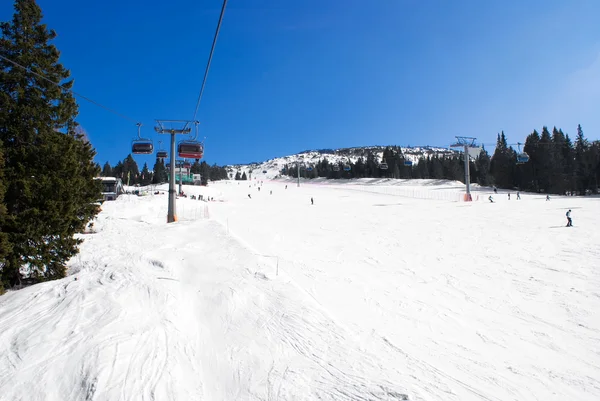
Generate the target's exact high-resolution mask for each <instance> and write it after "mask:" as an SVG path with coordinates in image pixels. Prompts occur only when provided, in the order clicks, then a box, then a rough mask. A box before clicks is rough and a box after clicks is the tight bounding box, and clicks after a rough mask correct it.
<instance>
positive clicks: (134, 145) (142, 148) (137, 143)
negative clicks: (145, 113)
mask: <svg viewBox="0 0 600 401" xmlns="http://www.w3.org/2000/svg"><path fill="white" fill-rule="evenodd" d="M136 125H137V127H138V137H137V139H134V140H133V141H132V142H131V153H133V154H134V155H151V154H152V153H154V145H153V144H152V141H151V140H150V139H147V138H142V136H141V135H140V131H141V129H142V124H141V123H137V124H136Z"/></svg>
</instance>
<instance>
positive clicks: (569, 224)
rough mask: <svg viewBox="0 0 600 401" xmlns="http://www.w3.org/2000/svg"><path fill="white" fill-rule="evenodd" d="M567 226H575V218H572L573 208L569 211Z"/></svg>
mask: <svg viewBox="0 0 600 401" xmlns="http://www.w3.org/2000/svg"><path fill="white" fill-rule="evenodd" d="M567 227H573V220H572V219H571V209H569V210H568V211H567Z"/></svg>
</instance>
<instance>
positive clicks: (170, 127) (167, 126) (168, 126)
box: [154, 120, 193, 223]
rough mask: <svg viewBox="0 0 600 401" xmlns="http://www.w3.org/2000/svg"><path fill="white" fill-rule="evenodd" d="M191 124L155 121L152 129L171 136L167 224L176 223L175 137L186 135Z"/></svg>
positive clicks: (174, 121) (184, 121)
mask: <svg viewBox="0 0 600 401" xmlns="http://www.w3.org/2000/svg"><path fill="white" fill-rule="evenodd" d="M192 122H193V121H187V120H156V123H157V125H156V127H154V130H155V131H156V132H157V133H159V134H170V135H171V147H170V153H171V162H170V164H169V165H170V167H169V208H168V212H167V223H173V222H175V221H177V208H176V204H175V202H176V199H177V194H176V191H175V159H176V157H177V153H176V150H175V135H177V134H180V135H188V134H189V133H190V132H191V130H192V128H191V127H190V123H192ZM175 127H178V128H175ZM180 175H181V174H180Z"/></svg>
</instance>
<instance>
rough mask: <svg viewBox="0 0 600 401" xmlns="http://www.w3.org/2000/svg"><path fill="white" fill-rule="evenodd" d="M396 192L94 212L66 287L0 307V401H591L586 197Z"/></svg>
mask: <svg viewBox="0 0 600 401" xmlns="http://www.w3.org/2000/svg"><path fill="white" fill-rule="evenodd" d="M408 184H409V183H402V182H397V183H396V185H391V184H389V185H384V183H381V182H380V183H375V182H369V181H368V180H363V181H359V180H357V181H351V182H338V183H327V184H324V183H317V182H316V181H302V182H301V185H300V187H297V186H296V185H295V183H294V182H293V181H291V180H275V181H265V183H264V185H262V186H259V184H257V183H256V182H239V181H227V182H219V183H214V184H211V185H210V186H209V187H191V186H190V187H188V186H185V187H184V190H185V192H186V193H188V195H192V194H203V195H205V197H206V196H210V197H214V198H215V201H214V202H203V201H199V200H192V199H191V198H181V199H179V200H178V204H177V208H178V215H179V217H180V220H179V222H177V223H174V224H169V225H167V224H166V223H165V222H166V211H167V199H166V195H148V196H143V197H137V196H133V195H130V196H122V197H121V198H120V199H119V200H117V201H115V202H106V203H104V205H103V211H102V213H101V214H100V215H99V217H98V219H97V222H96V223H95V230H96V232H95V233H93V234H87V235H85V236H84V237H85V242H84V243H83V245H82V249H81V254H80V255H78V256H77V257H75V258H74V259H73V260H72V261H71V263H70V269H69V276H68V277H67V278H65V279H63V280H59V281H54V282H48V283H43V284H39V285H35V286H32V287H29V288H25V289H22V290H19V291H10V292H8V293H7V294H6V295H4V296H2V297H0V400H2V401H14V400H49V401H70V400H73V401H75V400H77V401H79V400H81V401H83V400H96V401H108V400H111V401H112V400H144V401H145V400H223V401H224V400H265V401H266V400H282V401H283V400H317V399H320V400H406V399H409V400H427V401H434V400H435V401H437V400H446V401H459V400H460V401H468V400H473V401H475V400H477V401H479V400H494V401H500V400H502V401H506V400H519V401H520V400H539V401H552V400H556V401H564V400H578V401H595V400H598V399H600V354H599V352H598V349H599V347H600V312H599V311H600V270H599V269H598V260H600V247H599V245H598V244H600V231H599V230H598V229H597V227H598V225H599V223H600V199H599V198H575V197H570V198H567V197H553V198H552V199H551V201H545V199H544V197H543V196H539V195H532V194H521V196H522V199H521V200H518V201H517V200H515V199H514V196H513V197H512V199H511V200H508V196H507V194H506V193H500V194H498V195H497V196H496V203H493V204H492V203H489V202H483V201H482V202H471V203H464V202H449V201H448V200H450V199H449V198H451V197H452V196H446V195H438V196H432V197H429V198H427V200H423V199H418V196H413V194H415V192H414V191H423V192H430V193H448V194H453V193H455V192H457V190H456V187H457V185H456V183H443V182H437V183H436V182H433V181H423V182H416V181H413V182H411V183H410V186H413V187H414V188H413V189H410V188H409V185H408ZM286 185H287V189H286ZM418 185H420V186H421V189H418V188H416V186H418ZM386 187H388V188H390V190H389V191H388V190H386V189H385V188H386ZM259 188H260V190H259ZM378 188H379V189H378ZM393 188H397V189H398V192H394V191H392V189H393ZM479 190H480V195H481V197H482V198H484V197H486V196H487V193H486V190H485V189H479ZM411 191H413V192H411ZM248 195H250V196H248ZM311 198H312V199H313V201H314V205H311ZM446 198H448V199H446ZM569 208H570V209H572V213H573V215H572V216H573V221H574V225H575V227H573V228H566V227H564V225H565V223H566V221H565V211H566V210H567V209H569Z"/></svg>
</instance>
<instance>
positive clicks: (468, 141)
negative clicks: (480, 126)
mask: <svg viewBox="0 0 600 401" xmlns="http://www.w3.org/2000/svg"><path fill="white" fill-rule="evenodd" d="M476 139H477V138H471V137H468V136H457V137H456V143H454V144H453V145H450V147H451V148H463V152H464V159H465V186H466V188H467V193H466V195H465V200H466V201H471V200H473V198H472V197H471V174H470V172H469V158H470V153H471V152H472V150H473V149H479V148H480V147H479V146H477V145H475V140H476ZM469 150H471V152H469Z"/></svg>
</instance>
